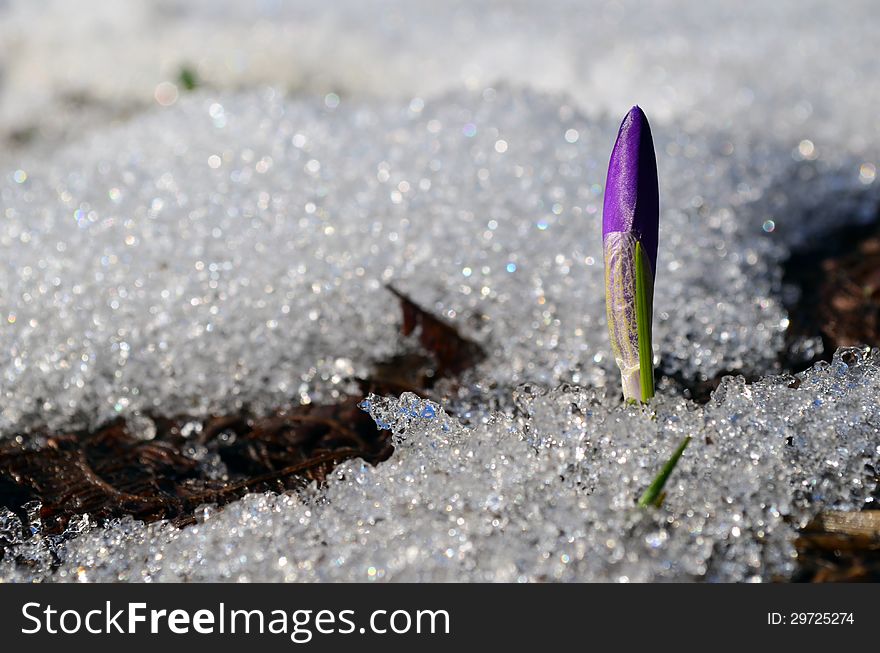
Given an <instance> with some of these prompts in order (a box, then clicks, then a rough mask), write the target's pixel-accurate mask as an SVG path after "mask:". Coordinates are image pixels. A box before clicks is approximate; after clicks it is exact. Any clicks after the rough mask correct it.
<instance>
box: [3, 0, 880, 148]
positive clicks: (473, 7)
mask: <svg viewBox="0 0 880 653" xmlns="http://www.w3.org/2000/svg"><path fill="white" fill-rule="evenodd" d="M878 13H880V7H878V4H877V2H875V1H872V0H851V1H848V2H840V3H832V2H822V1H817V0H794V1H775V2H764V1H752V0H746V1H742V2H735V3H705V2H686V1H682V0H659V1H657V0H654V1H651V2H628V1H619V0H614V1H598V0H596V1H583V0H553V1H543V2H530V1H527V0H494V1H493V0H474V1H467V2H464V1H459V0H449V1H444V2H436V1H434V0H405V1H401V0H368V1H363V0H336V1H333V2H327V1H326V0H290V1H284V0H254V1H252V2H239V1H232V0H127V1H126V2H109V1H102V0H80V1H77V2H68V1H65V0H0V143H2V147H0V161H2V159H3V158H9V157H15V156H17V155H18V154H19V153H21V152H27V151H34V150H38V149H40V148H51V147H54V146H56V145H57V144H58V143H59V142H61V141H65V140H68V139H70V138H75V137H77V136H79V135H81V134H82V133H83V132H86V131H89V130H92V129H95V128H96V127H100V126H104V125H106V124H108V123H115V122H120V121H125V120H128V119H129V118H130V117H131V116H132V115H134V114H137V113H138V112H141V111H145V110H147V109H149V108H151V107H155V106H157V105H158V106H172V105H174V104H175V102H176V101H178V98H179V97H180V96H181V94H184V93H186V92H188V91H189V90H190V89H192V88H193V87H197V86H203V87H208V88H213V89H218V90H219V89H224V90H225V89H240V88H248V87H255V86H261V85H267V84H270V85H273V86H275V87H277V88H279V89H281V90H283V91H285V92H288V93H294V94H297V93H303V94H316V93H318V94H327V95H328V98H329V99H328V102H331V103H332V102H334V101H335V99H334V98H335V97H339V98H343V99H345V98H351V97H369V98H379V99H390V98H394V99H401V98H405V99H409V98H418V97H421V98H425V97H431V96H435V95H437V94H441V93H444V92H446V91H449V90H452V89H457V88H462V87H466V88H471V89H482V88H485V87H486V86H489V85H493V84H497V83H500V82H501V83H508V84H512V85H522V86H528V87H532V88H534V89H537V90H541V91H550V92H560V93H565V94H567V95H570V96H571V97H572V98H574V99H575V101H576V102H577V105H578V109H579V110H581V111H583V112H585V113H587V114H590V115H592V114H597V113H603V112H610V113H611V114H613V115H615V116H616V115H617V114H619V113H620V112H621V107H627V106H629V105H631V104H633V103H634V102H636V101H638V102H640V103H642V104H643V105H645V106H647V107H650V115H651V117H652V119H653V120H663V121H667V120H672V119H676V120H677V121H678V123H679V126H681V127H683V128H687V129H699V128H700V127H702V126H704V125H708V126H712V127H719V128H724V127H727V126H730V125H732V124H735V125H737V127H738V128H740V129H745V128H748V127H749V126H757V127H760V128H762V129H765V130H767V131H768V132H772V133H774V134H776V135H781V136H783V137H790V138H791V139H796V142H798V143H799V142H800V141H802V140H809V141H810V142H811V143H812V144H813V146H814V147H815V148H816V150H819V149H827V147H829V146H840V145H842V146H844V147H845V148H847V149H848V150H849V151H851V152H852V151H857V152H864V151H867V150H868V149H869V148H871V147H873V146H876V140H877V129H876V118H875V114H876V106H877V103H878V101H880V81H878V76H877V74H876V66H877V54H878V52H877V29H878ZM842 123H846V126H847V127H846V128H845V129H844V128H842ZM859 125H861V126H863V128H856V127H857V126H859ZM841 138H843V139H844V140H845V143H841V142H840V140H841ZM809 147H810V146H809V145H805V148H806V149H807V150H809Z"/></svg>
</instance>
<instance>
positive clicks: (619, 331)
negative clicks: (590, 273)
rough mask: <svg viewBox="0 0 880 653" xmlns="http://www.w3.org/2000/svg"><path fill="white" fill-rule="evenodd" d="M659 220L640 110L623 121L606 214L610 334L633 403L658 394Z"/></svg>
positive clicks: (651, 155) (608, 182)
mask: <svg viewBox="0 0 880 653" xmlns="http://www.w3.org/2000/svg"><path fill="white" fill-rule="evenodd" d="M659 219H660V201H659V191H658V188H657V160H656V158H655V156H654V144H653V142H652V140H651V128H650V127H649V126H648V119H647V118H646V117H645V114H644V113H643V112H642V110H641V109H640V108H639V107H637V106H635V107H633V108H632V109H630V110H629V113H627V114H626V117H625V118H624V119H623V123H621V125H620V131H619V132H618V134H617V142H615V144H614V150H613V151H612V152H611V161H610V162H609V163H608V178H607V180H606V182H605V206H604V208H603V212H602V245H603V249H604V254H605V307H606V310H607V313H608V333H609V335H610V336H611V348H612V350H613V351H614V358H615V360H616V361H617V366H618V367H619V368H620V374H621V379H622V382H623V396H624V398H625V399H627V400H635V401H647V400H648V399H650V398H651V397H653V396H654V365H653V360H652V359H653V354H652V352H651V319H652V314H653V303H654V273H655V271H656V269H657V231H658V227H659Z"/></svg>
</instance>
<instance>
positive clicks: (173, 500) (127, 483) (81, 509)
mask: <svg viewBox="0 0 880 653" xmlns="http://www.w3.org/2000/svg"><path fill="white" fill-rule="evenodd" d="M394 294H395V296H397V297H398V298H399V300H400V304H401V307H402V311H403V324H402V328H401V333H402V335H403V336H409V335H411V334H413V333H414V332H416V331H417V332H418V336H419V337H418V342H419V343H420V344H421V346H423V347H424V350H422V351H409V350H408V351H404V352H403V353H401V354H400V355H398V356H395V357H393V358H392V359H390V360H388V361H384V362H380V363H377V364H376V365H375V366H374V371H375V373H374V374H373V375H371V377H370V378H369V379H363V380H361V385H362V387H363V389H364V392H365V394H366V393H367V392H381V393H399V392H402V391H417V392H427V391H428V390H429V388H430V387H431V386H432V385H433V383H434V382H435V381H436V380H437V379H438V378H442V377H449V376H452V375H456V374H460V373H461V372H463V371H465V370H467V369H468V368H469V367H471V366H472V365H474V364H475V363H476V362H477V361H479V360H481V359H482V358H483V357H484V354H483V352H482V350H481V349H480V347H479V346H478V345H476V344H474V343H473V342H471V341H469V340H466V339H465V338H463V337H461V336H460V335H459V334H458V332H457V331H456V330H455V329H454V328H453V327H452V326H450V325H448V324H446V323H444V322H442V321H440V320H438V319H437V318H435V317H433V316H431V315H430V314H428V313H427V312H425V311H424V310H422V309H421V308H420V307H419V306H417V305H416V304H415V303H413V302H412V301H411V300H409V299H408V298H407V297H406V296H405V295H403V294H401V293H400V292H397V291H394ZM407 342H408V341H407ZM360 399H361V398H360V397H355V396H346V397H343V398H341V399H340V400H339V401H338V402H336V403H334V404H327V405H312V404H309V405H303V406H297V407H295V408H291V409H286V410H279V411H277V412H276V413H274V414H272V415H270V416H268V417H257V416H253V415H249V414H247V413H246V412H243V413H237V414H231V415H222V416H212V417H209V418H207V419H190V418H186V417H173V418H168V417H161V416H150V417H141V418H139V419H137V420H131V421H128V422H126V421H123V420H119V421H116V422H113V423H111V424H108V425H106V426H104V427H103V428H100V429H98V430H96V431H92V432H72V433H62V434H45V433H43V434H35V435H29V436H21V437H18V438H12V439H7V440H4V441H0V507H3V506H5V507H6V508H7V509H9V510H11V511H12V512H13V513H15V514H16V515H17V516H18V518H19V520H20V521H21V523H22V525H23V527H24V528H29V527H30V522H31V521H33V520H34V515H33V514H32V513H29V511H28V508H29V507H31V506H33V505H35V504H34V503H33V502H35V501H36V502H39V505H40V508H39V512H38V517H39V520H40V522H41V528H42V529H43V532H44V533H46V534H60V533H63V532H64V531H65V529H66V528H67V527H68V523H69V522H70V520H71V519H72V518H73V517H76V516H80V515H84V514H88V515H89V516H90V517H91V518H92V519H95V520H97V521H99V522H100V521H104V520H106V519H109V518H113V517H121V516H123V515H131V516H133V517H135V518H137V519H140V520H143V521H145V522H152V521H156V520H160V519H169V520H173V521H174V522H175V523H178V524H186V523H189V522H191V521H193V517H192V514H193V512H194V511H195V510H196V508H198V507H199V506H200V505H203V504H224V503H227V502H229V501H231V500H234V499H236V498H239V497H241V496H242V495H243V494H245V493H247V492H255V491H266V490H275V491H285V490H288V489H293V488H296V487H299V486H301V485H303V484H304V483H307V482H310V481H318V482H320V481H322V480H323V479H324V477H325V476H326V475H327V473H328V472H329V471H330V470H332V468H333V467H334V466H335V465H336V464H338V463H339V462H340V461H342V460H346V459H350V458H362V459H363V460H365V461H367V462H369V463H376V462H379V461H382V460H385V459H387V458H388V457H389V456H390V455H391V452H392V450H393V448H392V445H391V441H390V438H389V432H388V431H385V430H381V429H379V428H377V427H376V425H375V422H374V421H373V420H372V419H371V418H370V416H369V415H368V414H367V413H365V412H364V411H362V410H361V409H360V408H359V407H358V403H359V401H360ZM3 547H4V539H3V538H2V537H0V549H2V548H3Z"/></svg>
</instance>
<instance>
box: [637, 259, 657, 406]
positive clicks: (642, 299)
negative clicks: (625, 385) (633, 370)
mask: <svg viewBox="0 0 880 653" xmlns="http://www.w3.org/2000/svg"><path fill="white" fill-rule="evenodd" d="M635 262H636V328H637V329H638V334H639V379H640V381H641V386H642V401H647V400H648V399H650V398H651V397H653V396H654V353H653V351H652V350H651V313H652V312H653V307H652V306H651V285H650V284H651V281H650V275H649V272H648V263H647V260H646V259H645V253H644V251H643V250H642V244H641V243H640V242H638V241H637V242H636V261H635Z"/></svg>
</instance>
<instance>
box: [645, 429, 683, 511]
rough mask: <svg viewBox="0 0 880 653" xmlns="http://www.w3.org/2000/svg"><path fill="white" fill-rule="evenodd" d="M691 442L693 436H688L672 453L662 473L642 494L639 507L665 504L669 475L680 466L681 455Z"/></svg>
mask: <svg viewBox="0 0 880 653" xmlns="http://www.w3.org/2000/svg"><path fill="white" fill-rule="evenodd" d="M690 441H691V436H689V435H688V436H686V437H685V438H684V440H682V441H681V444H679V445H678V447H677V448H676V450H675V451H673V452H672V455H671V456H670V457H669V460H667V461H666V464H665V465H663V468H662V469H661V470H660V473H659V474H657V476H655V477H654V480H653V481H652V482H651V484H650V485H649V486H648V489H647V490H645V491H644V493H642V496H641V498H639V507H641V508H648V507H649V506H658V507H659V505H660V504H661V503H662V502H663V497H664V494H665V493H664V492H663V486H664V485H666V481H668V480H669V475H670V474H672V470H673V469H675V466H676V465H677V464H678V459H679V458H681V454H683V453H684V450H685V448H686V447H687V446H688V443H689V442H690Z"/></svg>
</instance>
